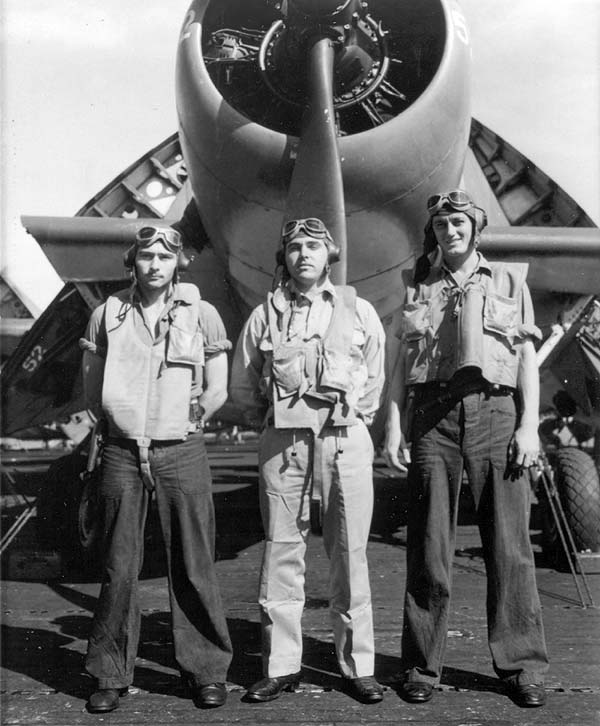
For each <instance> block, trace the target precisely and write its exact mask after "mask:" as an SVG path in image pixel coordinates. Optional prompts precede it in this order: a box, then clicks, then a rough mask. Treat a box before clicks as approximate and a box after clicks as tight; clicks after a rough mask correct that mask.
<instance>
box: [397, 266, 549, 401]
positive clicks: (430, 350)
mask: <svg viewBox="0 0 600 726" xmlns="http://www.w3.org/2000/svg"><path fill="white" fill-rule="evenodd" d="M486 264H488V265H489V267H490V269H491V272H492V274H491V276H490V275H489V274H485V273H481V274H479V275H475V276H474V277H473V279H472V280H471V281H470V282H467V284H465V286H464V288H460V289H455V290H451V291H448V287H447V285H446V284H445V283H444V282H443V281H442V279H441V278H439V279H436V278H435V277H433V275H435V274H439V273H436V271H435V270H432V271H431V272H430V274H429V277H428V278H427V279H426V280H424V281H423V282H421V283H419V284H417V285H416V286H415V285H414V283H412V282H408V284H407V297H406V303H405V305H404V307H403V310H402V322H401V337H402V339H403V340H404V343H405V348H404V349H405V355H406V359H405V363H406V365H405V382H406V384H408V385H412V384H416V383H427V382H430V381H439V380H449V379H450V378H451V377H452V375H453V374H454V373H456V372H457V371H458V370H460V369H461V368H465V367H474V368H478V369H480V370H481V375H482V376H483V377H484V378H485V379H486V380H487V381H489V382H490V383H492V384H498V385H504V386H510V387H513V388H514V387H516V385H517V375H518V366H519V356H518V348H517V344H518V343H521V342H523V340H524V339H526V338H528V337H536V338H537V337H540V332H539V329H538V328H537V327H536V326H535V325H533V323H531V324H527V323H525V322H524V321H523V311H522V301H523V297H522V296H523V292H524V286H525V278H526V277H527V269H528V265H527V264H525V263H506V262H495V263H486ZM449 294H450V295H456V296H457V298H460V299H457V300H455V301H454V304H455V308H454V312H452V313H449V310H448V306H449V305H450V304H451V303H450V302H449V301H448V299H447V298H448V295H449ZM444 315H446V316H449V317H450V318H451V319H452V322H450V320H449V319H448V317H447V318H446V319H444ZM442 325H443V326H445V327H444V328H443V329H442V328H441V326H442ZM452 325H453V326H454V330H452V329H451V328H450V327H449V326H452ZM449 337H450V340H449ZM440 340H444V341H445V342H444V344H442V345H440Z"/></svg>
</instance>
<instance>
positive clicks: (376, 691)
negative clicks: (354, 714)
mask: <svg viewBox="0 0 600 726" xmlns="http://www.w3.org/2000/svg"><path fill="white" fill-rule="evenodd" d="M344 683H345V687H346V688H345V690H346V692H347V693H348V694H349V695H350V696H352V697H353V698H356V700H357V701H360V702H361V703H379V701H381V700H382V699H383V687H382V686H380V685H379V683H377V681H376V680H375V678H374V677H373V676H363V677H362V678H344Z"/></svg>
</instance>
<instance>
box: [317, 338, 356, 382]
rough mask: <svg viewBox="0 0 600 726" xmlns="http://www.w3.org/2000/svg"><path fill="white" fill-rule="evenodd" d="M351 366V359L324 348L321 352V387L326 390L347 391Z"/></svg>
mask: <svg viewBox="0 0 600 726" xmlns="http://www.w3.org/2000/svg"><path fill="white" fill-rule="evenodd" d="M351 364H352V359H351V358H350V356H348V355H345V354H343V353H339V352H338V351H335V350H328V349H327V348H325V349H324V350H323V368H322V372H321V380H320V383H321V385H322V386H326V387H327V388H336V389H338V390H340V391H348V390H349V388H350V384H351V379H350V368H351Z"/></svg>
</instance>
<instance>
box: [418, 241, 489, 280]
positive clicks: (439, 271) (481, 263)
mask: <svg viewBox="0 0 600 726" xmlns="http://www.w3.org/2000/svg"><path fill="white" fill-rule="evenodd" d="M433 254H434V258H433V260H432V263H431V271H432V272H435V273H436V275H437V277H438V278H441V277H446V276H448V275H452V272H451V271H450V270H449V269H448V268H447V267H446V265H445V264H444V258H443V256H442V251H441V250H440V248H439V247H437V248H436V251H435V252H434V253H433ZM475 254H476V255H477V265H476V266H475V269H474V270H473V272H472V273H471V274H475V273H476V272H485V273H486V274H487V275H490V277H491V275H492V267H491V265H490V263H489V262H488V261H487V260H486V259H485V257H484V256H483V255H482V254H481V252H479V251H477V252H476V253H475Z"/></svg>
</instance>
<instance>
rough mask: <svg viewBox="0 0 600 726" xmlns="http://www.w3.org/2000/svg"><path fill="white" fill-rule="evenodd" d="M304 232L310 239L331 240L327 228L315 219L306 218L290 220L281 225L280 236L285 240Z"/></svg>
mask: <svg viewBox="0 0 600 726" xmlns="http://www.w3.org/2000/svg"><path fill="white" fill-rule="evenodd" d="M302 230H304V231H305V232H306V233H307V234H308V235H310V236H311V237H315V238H317V239H325V238H327V239H331V235H330V234H329V231H328V230H327V227H326V226H325V225H324V224H323V222H322V221H321V220H320V219H317V217H306V218H305V219H291V220H290V221H289V222H286V223H285V224H284V225H283V229H282V230H281V236H282V237H283V238H284V239H286V238H289V237H294V236H296V235H297V234H298V233H300V232H301V231H302Z"/></svg>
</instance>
